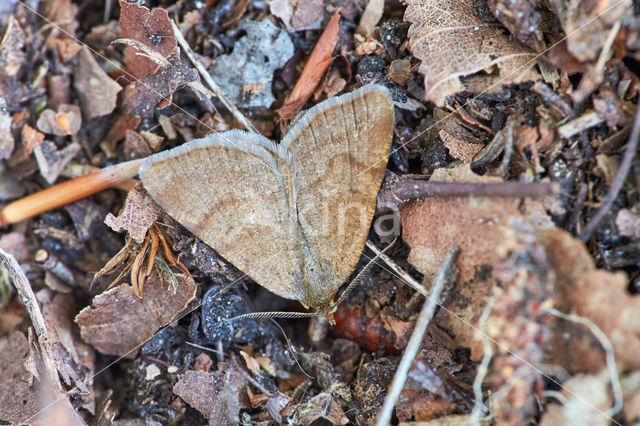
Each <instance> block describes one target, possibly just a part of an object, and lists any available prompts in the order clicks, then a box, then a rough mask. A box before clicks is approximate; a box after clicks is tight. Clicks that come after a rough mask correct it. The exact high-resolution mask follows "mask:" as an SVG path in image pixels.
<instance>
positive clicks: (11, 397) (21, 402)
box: [0, 332, 40, 424]
mask: <svg viewBox="0 0 640 426" xmlns="http://www.w3.org/2000/svg"><path fill="white" fill-rule="evenodd" d="M28 358H29V342H28V341H27V338H26V337H25V335H24V334H22V333H21V332H15V333H13V334H12V335H10V336H6V337H2V338H0V371H2V380H0V418H1V419H2V420H3V421H7V422H11V423H14V424H23V423H29V420H30V419H31V418H32V417H34V416H36V415H37V414H38V412H39V411H40V390H39V388H38V386H37V385H30V383H32V381H33V377H32V376H31V373H29V372H28V371H27V370H26V369H25V366H24V364H25V362H26V361H27V359H28Z"/></svg>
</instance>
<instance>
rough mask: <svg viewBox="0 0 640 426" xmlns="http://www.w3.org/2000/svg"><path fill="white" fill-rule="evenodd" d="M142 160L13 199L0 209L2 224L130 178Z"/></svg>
mask: <svg viewBox="0 0 640 426" xmlns="http://www.w3.org/2000/svg"><path fill="white" fill-rule="evenodd" d="M143 161H144V159H143V158H141V159H138V160H131V161H125V162H124V163H119V164H115V165H113V166H109V167H105V168H104V169H101V170H98V171H97V172H94V173H89V174H86V175H84V176H80V177H78V178H75V179H71V180H68V181H65V182H62V183H59V184H57V185H54V186H52V187H49V188H47V189H45V190H43V191H39V192H36V193H34V194H31V195H28V196H26V197H24V198H21V199H19V200H17V201H14V202H12V203H10V204H8V205H6V206H5V207H3V208H2V209H1V210H0V225H7V224H10V223H17V222H20V221H22V220H25V219H28V218H30V217H33V216H36V215H39V214H40V213H43V212H46V211H47V210H51V209H55V208H56V207H61V206H64V205H66V204H69V203H71V202H73V201H77V200H79V199H81V198H84V197H88V196H89V195H92V194H95V193H96V192H100V191H102V190H104V189H107V188H110V187H112V186H114V185H115V184H117V183H120V182H124V181H126V180H128V179H131V178H132V177H133V176H136V175H137V174H138V169H139V168H140V165H141V164H142V162H143Z"/></svg>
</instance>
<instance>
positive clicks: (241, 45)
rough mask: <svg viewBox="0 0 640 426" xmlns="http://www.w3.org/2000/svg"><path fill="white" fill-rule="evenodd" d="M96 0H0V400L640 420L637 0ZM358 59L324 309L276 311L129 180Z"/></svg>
mask: <svg viewBox="0 0 640 426" xmlns="http://www.w3.org/2000/svg"><path fill="white" fill-rule="evenodd" d="M92 5H93V3H90V4H89V3H80V2H77V1H71V0H65V1H59V2H40V3H37V2H36V3H34V4H28V5H27V4H24V3H22V2H15V1H9V2H4V3H0V200H1V201H2V206H1V207H0V223H1V224H2V228H1V231H0V370H2V372H3V375H2V377H1V378H0V419H1V420H2V421H3V422H10V423H12V424H13V423H15V424H23V423H24V424H26V423H29V424H30V423H43V422H44V423H46V422H47V421H48V419H51V418H53V417H55V418H56V419H60V423H65V424H96V425H97V424H100V425H108V424H116V423H117V424H125V423H127V424H129V423H131V424H134V423H135V424H142V423H145V424H247V425H266V424H303V425H309V424H325V423H327V424H329V423H331V424H340V425H342V424H374V423H376V422H383V423H384V422H388V423H389V424H396V423H399V424H411V423H421V424H432V425H436V424H456V425H459V424H488V423H494V424H497V425H502V424H543V425H552V424H568V423H574V424H594V425H596V424H611V423H615V424H636V423H638V422H639V421H640V358H639V357H638V353H640V316H639V315H638V312H640V306H639V304H640V299H639V297H640V296H639V295H640V261H639V260H638V259H640V203H639V200H640V198H639V197H638V189H637V187H638V182H640V158H639V157H638V153H637V145H638V143H639V142H638V141H639V140H640V113H639V112H638V109H637V105H638V100H639V93H638V89H639V87H640V86H639V84H638V75H639V73H640V66H639V65H638V61H639V60H640V10H639V9H638V7H634V3H633V2H632V1H630V0H621V1H610V0H588V1H573V2H571V1H560V0H549V1H546V2H545V1H530V0H486V1H477V0H458V1H451V0H430V1H426V2H420V1H415V0H410V1H408V3H407V4H404V3H402V2H388V1H387V2H383V1H378V0H372V1H367V2H364V1H357V0H329V1H325V2H323V1H319V0H297V1H296V0H268V1H266V2H252V1H249V0H219V1H203V2H175V1H168V2H160V3H158V2H155V3H153V4H152V5H151V6H148V7H147V6H145V5H143V4H142V3H141V2H130V1H126V0H120V1H118V2H105V4H104V5H102V4H100V5H99V6H100V7H92ZM87 6H89V7H87ZM31 8H34V9H31ZM371 83H374V84H379V85H382V86H385V87H386V88H387V89H388V91H389V94H390V96H391V97H392V99H393V104H394V128H393V142H392V146H391V149H390V151H389V158H388V162H387V170H386V175H385V178H384V181H383V184H382V187H381V188H380V192H379V193H378V196H377V206H376V211H375V215H374V217H373V219H372V221H371V228H370V232H369V238H370V241H369V242H368V243H367V245H366V248H365V249H364V250H363V252H362V257H361V259H360V262H359V263H358V265H357V267H356V268H355V270H354V271H353V277H356V276H357V282H356V283H355V285H354V286H353V287H351V288H349V290H348V291H346V293H345V296H344V298H343V301H342V303H341V304H340V305H339V306H337V310H336V312H335V315H334V317H335V320H336V324H335V326H330V325H329V324H328V323H327V322H326V321H325V320H323V319H321V318H311V319H308V318H304V317H303V318H290V317H283V316H284V314H280V312H285V313H287V314H289V313H294V312H304V307H302V306H300V305H299V303H298V302H295V301H291V300H285V299H282V298H280V297H277V296H276V295H274V294H272V293H270V292H269V291H267V290H266V289H264V288H262V287H260V286H259V285H257V284H256V283H255V282H254V281H253V279H252V278H256V279H257V278H259V277H249V276H247V275H245V274H243V273H242V272H241V271H240V270H238V269H237V268H236V267H235V266H234V265H232V264H231V263H229V262H228V261H227V260H225V259H223V258H222V257H221V256H220V255H219V254H218V253H217V252H216V251H215V247H214V248H211V247H209V246H207V245H206V244H205V243H203V242H202V241H200V240H198V239H197V238H196V237H194V235H192V234H191V233H189V232H188V231H187V230H186V229H185V228H183V227H182V226H180V225H179V224H177V223H176V222H175V221H173V220H172V219H171V218H170V217H168V216H167V215H166V214H165V212H163V211H162V209H160V208H159V207H158V206H157V205H156V204H155V202H154V201H153V200H152V199H151V198H150V197H149V196H148V195H147V194H146V192H145V191H144V189H143V187H142V186H141V185H140V184H139V182H138V181H137V180H136V178H137V177H136V173H137V171H138V169H139V165H140V164H141V162H142V161H143V159H144V158H145V157H148V156H149V155H152V154H155V153H158V152H161V151H164V150H167V149H171V148H174V147H177V146H180V145H182V144H183V143H185V142H188V141H190V140H192V139H197V138H201V137H205V136H206V135H209V134H211V133H212V132H226V131H229V130H233V129H236V128H239V129H244V130H246V131H248V132H250V133H260V134H261V135H262V136H264V137H268V138H271V139H273V140H280V139H281V138H282V135H283V134H284V133H286V130H287V127H288V126H289V124H290V123H291V122H292V121H293V120H295V117H296V116H297V115H298V114H299V113H300V112H303V111H305V109H308V108H310V107H312V106H313V105H316V104H318V103H319V102H321V101H322V100H324V99H327V98H331V97H333V96H338V95H341V94H344V93H348V92H352V91H353V90H355V89H357V88H359V87H362V86H365V85H367V84H371ZM367 107H369V106H367ZM370 124H371V125H372V126H375V125H376V123H370ZM316 136H318V135H316ZM318 137H320V136H318ZM269 149H271V148H269ZM319 155H322V156H326V157H327V158H326V159H327V161H329V163H328V164H331V163H332V162H334V161H343V160H344V159H336V158H335V156H334V153H332V152H323V153H320V154H319ZM315 160H318V161H319V159H314V161H315ZM351 160H353V159H351ZM218 166H219V163H218V160H217V159H215V158H211V166H210V167H211V168H212V170H211V172H212V173H216V171H217V170H218ZM367 166H369V165H367ZM239 172H240V174H239V175H238V176H244V175H247V176H248V175H249V174H251V173H253V171H252V170H240V169H239ZM294 172H295V171H294ZM87 173H89V174H88V175H86V174H87ZM253 178H255V177H253ZM282 178H283V182H284V184H285V185H286V184H287V182H288V179H289V177H288V176H285V175H283V176H282ZM114 181H118V183H117V185H115V186H114ZM245 183H246V182H244V180H243V179H238V180H237V181H234V182H228V185H230V188H229V191H231V192H230V193H232V192H233V190H234V188H235V187H236V186H237V187H244V186H245ZM344 184H345V185H348V184H349V183H348V182H344ZM317 185H318V187H319V188H320V189H319V190H320V191H321V192H322V191H325V190H326V188H325V186H326V185H324V180H323V179H322V177H321V176H320V177H319V178H318V181H317ZM214 189H215V190H224V188H222V187H220V188H218V187H215V188H214ZM43 190H44V191H43ZM98 190H100V192H96V191H98ZM43 194H44V198H41V197H43ZM91 194H92V195H91ZM259 195H261V196H262V195H265V194H259ZM242 202H243V203H245V204H246V205H245V207H247V209H250V207H251V197H249V198H247V199H246V200H243V201H242ZM5 204H6V206H5ZM52 206H57V208H54V207H52ZM190 207H195V206H184V209H185V212H189V211H190V210H189V209H190ZM294 207H295V206H294ZM298 207H299V206H298ZM212 208H215V207H212ZM52 209H53V210H52ZM192 210H193V208H192ZM230 213H231V214H235V213H237V212H233V211H232V212H230ZM187 214H188V213H187ZM25 218H27V219H25ZM236 231H237V230H234V229H228V230H226V231H224V230H223V231H221V232H228V233H229V234H230V235H231V234H233V233H234V232H236ZM347 232H351V231H350V230H347ZM398 237H399V238H398ZM253 239H254V240H255V243H256V244H258V245H259V244H260V241H261V239H260V236H256V237H255V238H253ZM392 241H395V243H393V244H392ZM389 244H391V246H390V247H388V248H387V249H386V250H385V251H384V253H381V250H382V249H383V248H384V247H387V246H388V245H389ZM256 247H258V246H256ZM454 247H455V248H459V254H458V255H457V257H456V258H455V261H454V264H453V267H452V268H451V269H450V271H449V272H448V273H447V274H445V275H446V277H445V279H444V280H442V281H438V284H437V285H435V286H434V285H432V283H434V279H435V277H436V274H438V271H439V270H440V267H441V266H442V263H443V260H444V259H445V257H446V256H447V253H449V251H450V249H452V248H454ZM335 250H338V248H337V247H336V248H335ZM372 251H373V253H372ZM256 253H258V254H257V255H256V256H255V259H252V261H256V262H260V261H268V259H266V258H263V257H264V256H262V255H261V254H260V253H261V251H260V250H259V247H258V249H257V251H256ZM374 253H375V254H374ZM380 253H381V254H380ZM374 255H377V256H378V257H377V258H376V259H375V261H374V262H372V263H371V264H370V266H369V267H367V268H366V271H365V272H364V273H362V274H360V275H358V273H359V272H360V271H362V270H363V268H364V267H365V265H366V264H368V263H369V262H370V261H371V259H372V258H373V257H374ZM96 271H98V272H97V273H96ZM345 284H346V283H345ZM345 287H346V286H345ZM439 288H441V289H442V293H441V295H440V297H438V298H436V300H435V301H432V300H431V299H430V296H431V295H432V291H434V289H439ZM343 291H344V290H343ZM339 294H342V293H341V292H340V293H339ZM436 302H437V304H436ZM429 306H431V307H433V308H435V309H434V310H433V311H432V312H433V316H432V318H431V320H430V321H429V324H428V326H427V327H426V329H425V330H426V331H424V332H422V330H423V329H422V326H424V325H425V324H426V323H425V322H424V315H422V314H421V307H422V308H424V310H425V312H426V309H427V308H428V307H429ZM265 312H271V313H272V314H270V315H272V316H273V317H274V318H269V317H268V316H269V315H266V317H260V314H263V313H265ZM251 314H258V317H256V316H251ZM239 316H242V317H241V318H237V317H239ZM416 330H418V331H419V333H415V331H416ZM416 336H417V337H416ZM116 357H117V358H116ZM404 358H406V359H404ZM400 385H402V386H400ZM387 419H388V420H387Z"/></svg>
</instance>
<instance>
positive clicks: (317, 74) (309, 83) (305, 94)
mask: <svg viewBox="0 0 640 426" xmlns="http://www.w3.org/2000/svg"><path fill="white" fill-rule="evenodd" d="M339 22H340V14H339V13H338V12H336V13H334V14H333V16H332V17H331V20H330V21H329V23H328V24H327V26H326V27H325V29H324V31H323V32H322V35H321V36H320V38H319V39H318V42H317V43H316V47H314V48H313V52H311V56H309V60H308V61H307V64H306V65H305V67H304V70H302V74H301V75H300V78H299V79H298V81H297V82H296V85H295V86H294V87H293V90H292V91H291V93H289V95H288V96H287V98H286V99H285V101H284V104H283V105H282V107H280V109H278V111H277V112H278V116H279V117H280V127H281V128H283V129H284V128H286V127H287V125H288V124H289V122H290V121H291V120H293V118H294V117H295V116H296V115H297V114H298V112H299V111H300V110H301V109H302V107H303V106H304V104H305V103H306V102H307V100H309V98H310V97H311V95H312V94H313V91H314V90H315V88H316V86H317V85H318V83H319V82H320V79H321V78H322V76H323V75H324V72H325V71H326V70H327V68H328V67H329V65H330V64H331V61H332V60H333V57H332V55H333V49H335V47H336V43H337V41H338V33H339V31H340V26H339Z"/></svg>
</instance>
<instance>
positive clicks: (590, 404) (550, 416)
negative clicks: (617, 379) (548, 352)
mask: <svg viewBox="0 0 640 426" xmlns="http://www.w3.org/2000/svg"><path fill="white" fill-rule="evenodd" d="M608 385H609V374H608V371H603V372H602V373H600V374H598V375H595V376H592V375H583V374H581V375H577V376H575V377H572V378H571V379H569V380H568V381H566V382H565V383H563V384H562V390H561V393H562V395H563V396H564V397H565V400H564V401H563V404H562V405H559V404H549V405H547V406H546V412H545V413H544V415H543V416H542V419H541V421H540V426H553V425H590V426H606V425H608V424H610V419H609V417H608V416H606V415H604V413H605V412H606V411H607V410H608V409H609V407H611V397H610V395H609V392H608Z"/></svg>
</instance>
